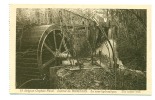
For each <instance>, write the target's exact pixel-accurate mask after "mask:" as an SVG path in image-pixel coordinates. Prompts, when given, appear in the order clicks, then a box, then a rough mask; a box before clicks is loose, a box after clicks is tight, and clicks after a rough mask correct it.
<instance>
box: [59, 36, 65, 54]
mask: <svg viewBox="0 0 155 100" xmlns="http://www.w3.org/2000/svg"><path fill="white" fill-rule="evenodd" d="M63 41H64V37H62V40H61V42H60V45H59V51H60V52H61V47H62V44H63Z"/></svg>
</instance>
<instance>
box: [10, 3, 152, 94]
mask: <svg viewBox="0 0 155 100" xmlns="http://www.w3.org/2000/svg"><path fill="white" fill-rule="evenodd" d="M148 8H149V6H144V7H143V6H142V7H141V6H137V8H136V6H134V7H132V6H129V7H126V8H125V6H123V7H118V6H117V7H113V6H109V7H108V6H106V7H104V6H101V5H100V6H99V7H97V5H96V6H95V5H94V6H88V7H87V6H86V7H81V6H77V7H76V6H74V7H72V6H69V7H68V6H67V7H66V6H64V7H63V6H59V7H57V6H52V5H51V6H49V5H48V6H47V7H46V5H44V6H42V7H39V5H38V6H35V7H33V6H28V5H27V6H26V5H25V6H24V7H21V6H19V7H18V6H16V5H12V9H14V11H15V12H13V10H12V12H11V14H13V15H12V17H11V19H12V20H11V22H12V23H13V24H11V25H14V26H12V27H11V28H13V29H12V30H13V31H11V32H12V33H10V34H12V35H10V36H13V37H11V39H13V41H12V42H14V43H13V45H11V46H13V47H14V49H12V52H13V53H11V55H12V59H13V60H11V62H12V63H11V65H10V67H11V87H12V88H11V90H12V93H16V92H14V91H13V90H19V91H18V93H21V92H23V93H24V92H26V93H29V92H30V93H31V92H32V94H33V93H35V92H37V93H38V91H39V93H45V92H50V91H55V90H57V91H55V92H61V90H63V93H64V92H65V93H67V92H66V91H68V92H69V94H74V93H75V94H76V93H77V92H80V91H81V93H83V92H84V91H86V92H88V91H89V93H90V94H101V93H103V94H104V91H105V90H106V91H109V92H105V94H109V93H116V94H117V91H124V92H121V93H126V94H130V93H131V94H134V93H135V94H137V93H139V94H141V93H143V92H144V94H150V90H151V89H150V88H151V70H150V69H151V66H150V64H149V63H150V60H151V59H150V57H149V55H150V53H151V52H150V51H148V50H149V49H150V46H149V43H150V41H149V40H148V39H150V34H151V33H150V31H149V29H150V24H149V23H150V22H149V21H150V19H149V16H148V15H149V14H150V9H148ZM148 41H149V42H148ZM149 52H150V53H149ZM12 64H13V65H12ZM12 80H13V81H12ZM31 90H32V91H31ZM87 90H88V91H87ZM98 90H101V91H98ZM27 91H29V92H27ZM95 91H97V92H95ZM110 91H111V92H110ZM115 91H116V92H115ZM128 91H129V92H128ZM135 91H136V92H135ZM141 91H142V92H141ZM55 92H54V93H53V92H50V93H51V94H52V93H53V94H55ZM72 92H74V93H72ZM65 93H64V94H65ZM118 93H119V92H118ZM86 94H87V93H86Z"/></svg>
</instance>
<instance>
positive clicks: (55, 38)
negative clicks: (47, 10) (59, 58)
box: [53, 30, 57, 50]
mask: <svg viewBox="0 0 155 100" xmlns="http://www.w3.org/2000/svg"><path fill="white" fill-rule="evenodd" d="M53 37H54V44H55V50H57V44H56V37H55V30H54V31H53Z"/></svg>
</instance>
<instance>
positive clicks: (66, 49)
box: [63, 41, 68, 51]
mask: <svg viewBox="0 0 155 100" xmlns="http://www.w3.org/2000/svg"><path fill="white" fill-rule="evenodd" d="M63 45H64V48H65V51H68V48H67V46H66V43H65V41H63Z"/></svg>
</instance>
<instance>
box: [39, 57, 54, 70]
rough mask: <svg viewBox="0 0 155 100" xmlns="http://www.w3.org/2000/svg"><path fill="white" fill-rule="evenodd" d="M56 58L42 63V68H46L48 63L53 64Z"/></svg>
mask: <svg viewBox="0 0 155 100" xmlns="http://www.w3.org/2000/svg"><path fill="white" fill-rule="evenodd" d="M54 60H55V58H52V59H50V60H49V61H47V62H46V63H44V64H43V65H42V68H45V67H46V66H47V65H49V64H51V63H52V62H53V61H54Z"/></svg>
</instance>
